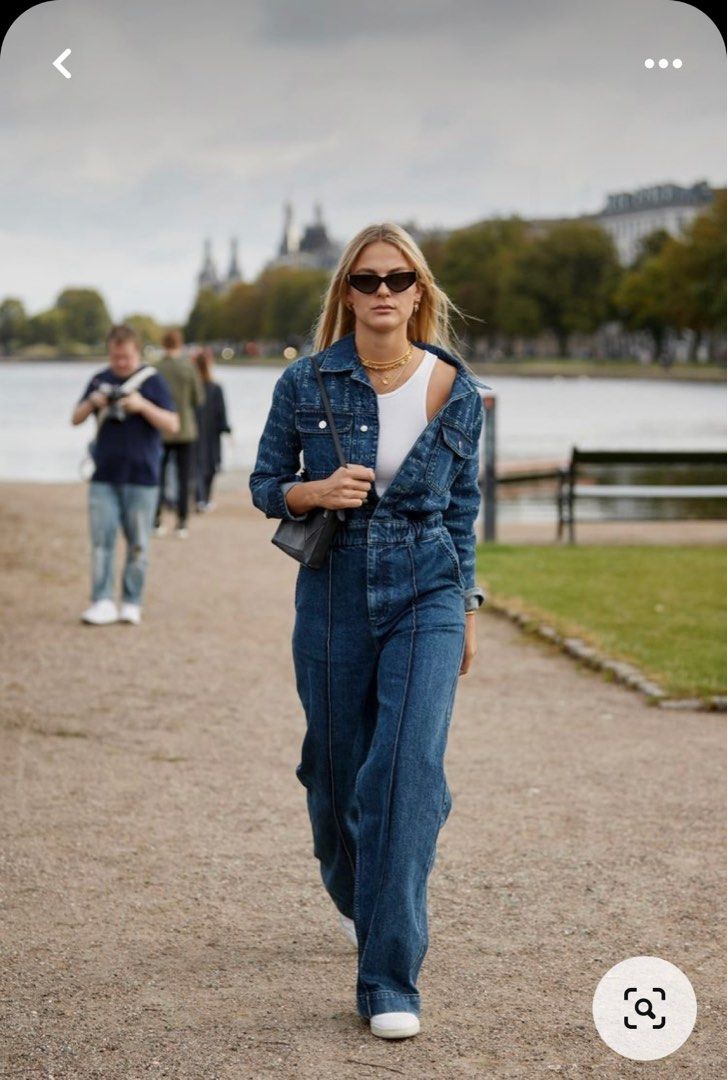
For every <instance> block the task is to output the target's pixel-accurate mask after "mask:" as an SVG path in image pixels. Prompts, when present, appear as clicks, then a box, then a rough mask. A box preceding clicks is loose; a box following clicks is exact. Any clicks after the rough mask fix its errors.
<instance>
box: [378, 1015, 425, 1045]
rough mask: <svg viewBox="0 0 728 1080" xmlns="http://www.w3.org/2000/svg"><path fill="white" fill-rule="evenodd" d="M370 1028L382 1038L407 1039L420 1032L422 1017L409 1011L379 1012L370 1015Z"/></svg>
mask: <svg viewBox="0 0 728 1080" xmlns="http://www.w3.org/2000/svg"><path fill="white" fill-rule="evenodd" d="M369 1028H370V1030H371V1033H372V1035H378V1036H379V1038H380V1039H407V1038H409V1036H410V1035H417V1033H418V1032H419V1030H420V1018H419V1016H415V1014H414V1013H408V1012H387V1013H377V1014H376V1016H372V1017H370V1020H369Z"/></svg>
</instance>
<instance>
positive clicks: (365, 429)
mask: <svg viewBox="0 0 728 1080" xmlns="http://www.w3.org/2000/svg"><path fill="white" fill-rule="evenodd" d="M368 430H369V428H368V427H367V425H366V424H362V426H361V427H360V428H359V431H368Z"/></svg>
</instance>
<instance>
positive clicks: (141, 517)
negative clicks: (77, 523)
mask: <svg viewBox="0 0 728 1080" xmlns="http://www.w3.org/2000/svg"><path fill="white" fill-rule="evenodd" d="M158 495H159V488H158V487H154V486H152V485H151V484H107V483H104V482H103V481H98V480H93V481H92V482H91V483H90V484H89V494H88V509H89V527H90V532H91V599H92V601H96V600H113V598H114V550H115V547H116V537H117V533H118V531H119V529H120V528H121V529H122V531H123V533H124V536H125V538H126V545H127V546H126V561H125V563H124V573H123V577H122V600H123V601H125V602H126V603H129V604H141V602H142V599H143V596H144V584H145V581H146V574H147V565H148V561H149V538H150V536H151V532H152V525H153V522H154V512H155V510H156V506H157V497H158Z"/></svg>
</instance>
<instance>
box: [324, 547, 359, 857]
mask: <svg viewBox="0 0 728 1080" xmlns="http://www.w3.org/2000/svg"><path fill="white" fill-rule="evenodd" d="M333 561H334V552H333V550H331V551H330V553H329V560H328V571H329V578H328V592H327V625H326V696H327V713H328V715H327V718H326V721H327V729H328V731H327V735H328V754H329V781H330V786H331V812H332V814H333V816H334V821H335V822H336V829H337V831H338V833H339V838H340V840H341V846H342V847H343V849H344V851H345V852H346V857H347V859H348V860H349V865H350V866H351V872H352V875H354V874H355V872H356V870H355V866H354V860H353V859H352V857H351V852H350V851H349V849H348V847H347V846H346V838H345V836H344V830H343V829H342V828H341V822H340V821H339V814H338V810H337V807H336V781H335V778H334V757H333V751H332V748H331V724H332V708H331V666H332V665H331V590H332V577H333V569H332V567H333Z"/></svg>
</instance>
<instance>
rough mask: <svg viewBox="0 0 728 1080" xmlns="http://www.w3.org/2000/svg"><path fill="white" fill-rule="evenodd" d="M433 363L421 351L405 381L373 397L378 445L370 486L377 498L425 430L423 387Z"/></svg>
mask: <svg viewBox="0 0 728 1080" xmlns="http://www.w3.org/2000/svg"><path fill="white" fill-rule="evenodd" d="M436 360H437V357H436V356H435V354H434V353H431V352H425V354H424V356H423V357H422V359H421V360H420V362H419V365H418V367H417V370H416V371H415V373H414V374H413V375H410V377H409V378H408V379H407V381H406V382H404V383H402V385H401V386H398V387H396V389H394V390H390V391H389V392H388V393H386V394H377V406H378V410H379V442H378V446H377V460H376V464H375V466H374V487H375V490H376V492H377V495H378V496H379V497H380V498H381V497H382V495H383V494H384V492H385V491H386V489H387V488H388V487H389V485H390V483H391V482H392V480H393V479H394V477H395V475H396V474H397V472H398V471H399V467H400V465H401V464H402V462H403V461H404V459H405V458H406V457H407V454H408V453H409V451H410V450H411V448H412V446H413V445H414V443H415V442H416V441H417V439H418V438H419V436H420V435H421V434H422V432H423V431H424V429H425V428H426V427H427V424H428V420H427V386H428V384H429V381H430V375H431V374H432V369H433V367H434V366H435V361H436Z"/></svg>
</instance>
